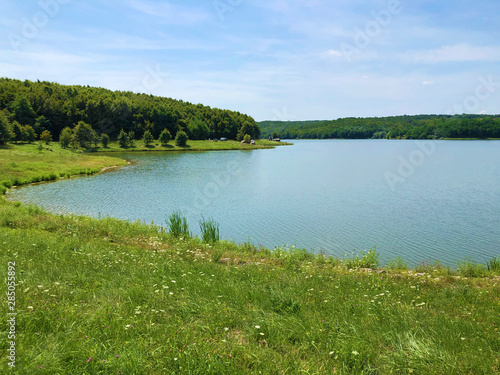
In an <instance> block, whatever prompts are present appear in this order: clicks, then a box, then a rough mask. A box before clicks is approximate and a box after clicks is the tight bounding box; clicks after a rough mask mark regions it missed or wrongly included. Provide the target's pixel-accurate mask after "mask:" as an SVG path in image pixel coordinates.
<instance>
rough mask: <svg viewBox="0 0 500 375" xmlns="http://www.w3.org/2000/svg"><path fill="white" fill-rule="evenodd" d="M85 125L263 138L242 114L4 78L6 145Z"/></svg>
mask: <svg viewBox="0 0 500 375" xmlns="http://www.w3.org/2000/svg"><path fill="white" fill-rule="evenodd" d="M79 123H80V124H81V123H85V124H87V125H90V127H91V128H92V130H93V132H94V133H95V134H96V136H102V135H103V134H106V135H107V136H109V137H110V138H111V139H117V138H118V136H119V134H120V133H123V132H125V133H127V134H128V135H129V136H133V137H135V139H140V138H142V137H143V134H145V132H146V131H149V132H150V133H151V135H152V136H153V137H154V138H158V137H159V136H160V134H161V133H162V132H163V131H164V129H166V130H168V132H169V133H170V134H171V136H172V137H175V136H176V135H177V133H178V132H179V131H184V132H186V133H187V135H188V137H189V139H194V140H196V139H207V138H220V137H226V138H228V139H238V140H240V139H243V137H244V136H245V135H246V134H249V135H250V136H251V137H252V138H254V139H258V138H259V136H260V129H259V126H258V125H257V123H256V122H255V120H254V119H253V118H252V117H250V116H247V115H244V114H241V113H239V112H233V111H229V110H222V109H217V108H210V107H207V106H204V105H201V104H196V105H195V104H191V103H188V102H184V101H182V100H174V99H170V98H165V97H158V96H153V95H148V94H136V93H133V92H121V91H110V90H106V89H103V88H95V87H89V86H66V85H60V84H57V83H51V82H40V81H37V82H31V81H19V80H14V79H8V78H0V144H2V143H6V142H7V141H16V140H24V141H26V140H27V141H33V140H34V139H37V138H39V137H40V135H41V134H43V133H44V132H45V134H50V136H51V137H52V138H53V139H54V140H58V139H59V135H60V134H61V131H62V130H63V129H65V128H67V127H69V128H70V129H75V127H76V126H77V124H79ZM122 130H123V132H121V131H122ZM47 132H48V133H47ZM21 133H22V134H21Z"/></svg>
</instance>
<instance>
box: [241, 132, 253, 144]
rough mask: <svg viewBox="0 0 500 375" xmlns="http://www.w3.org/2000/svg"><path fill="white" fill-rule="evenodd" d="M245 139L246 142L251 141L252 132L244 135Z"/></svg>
mask: <svg viewBox="0 0 500 375" xmlns="http://www.w3.org/2000/svg"><path fill="white" fill-rule="evenodd" d="M243 140H244V141H245V143H250V141H251V140H252V137H250V134H246V135H245V136H244V137H243Z"/></svg>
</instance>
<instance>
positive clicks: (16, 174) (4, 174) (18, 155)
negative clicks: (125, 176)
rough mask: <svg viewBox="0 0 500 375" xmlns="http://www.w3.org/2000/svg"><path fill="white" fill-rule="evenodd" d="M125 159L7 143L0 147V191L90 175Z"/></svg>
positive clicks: (119, 163)
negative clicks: (15, 186) (62, 178)
mask: <svg viewBox="0 0 500 375" xmlns="http://www.w3.org/2000/svg"><path fill="white" fill-rule="evenodd" d="M122 165H126V161H124V160H122V159H118V158H113V157H109V156H102V155H88V154H83V153H76V152H72V151H70V150H65V149H62V148H61V147H60V146H59V144H57V143H51V144H50V146H46V145H44V146H43V148H42V150H40V149H39V148H38V144H23V145H18V144H8V145H7V146H1V147H0V194H3V193H4V192H5V190H6V188H10V187H11V186H13V185H25V184H29V183H33V182H41V181H50V180H55V179H58V178H61V177H70V176H75V175H81V174H93V173H96V172H99V171H101V170H102V169H103V168H108V167H112V166H122Z"/></svg>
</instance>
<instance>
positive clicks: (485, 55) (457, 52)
mask: <svg viewBox="0 0 500 375" xmlns="http://www.w3.org/2000/svg"><path fill="white" fill-rule="evenodd" d="M400 56H401V58H402V60H403V61H406V62H411V63H441V62H474V61H500V47H497V46H486V47H474V46H470V45H468V44H457V45H454V46H443V47H441V48H438V49H433V50H428V51H414V52H409V53H408V52H406V53H404V54H401V55H400Z"/></svg>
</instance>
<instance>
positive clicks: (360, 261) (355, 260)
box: [344, 246, 380, 269]
mask: <svg viewBox="0 0 500 375" xmlns="http://www.w3.org/2000/svg"><path fill="white" fill-rule="evenodd" d="M379 263H380V254H379V253H378V252H377V247H376V246H375V247H374V248H373V249H369V250H368V251H364V250H362V251H361V257H360V255H359V254H356V255H354V253H353V254H352V257H346V258H345V259H344V264H345V265H346V267H347V268H350V269H357V268H377V267H378V265H379Z"/></svg>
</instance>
